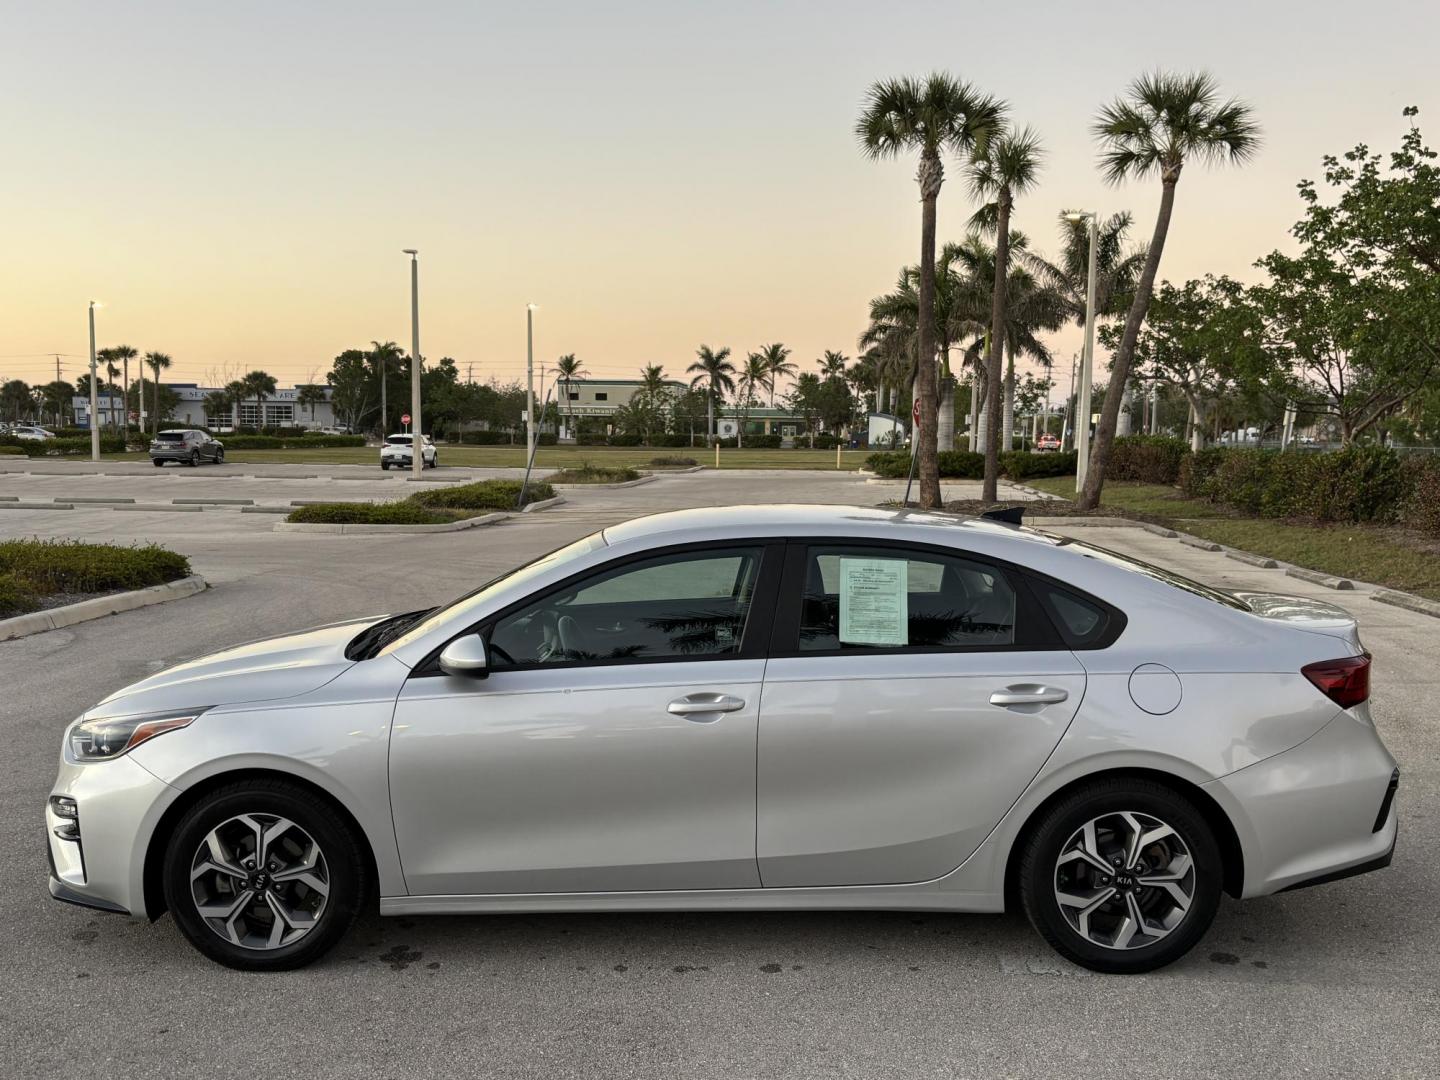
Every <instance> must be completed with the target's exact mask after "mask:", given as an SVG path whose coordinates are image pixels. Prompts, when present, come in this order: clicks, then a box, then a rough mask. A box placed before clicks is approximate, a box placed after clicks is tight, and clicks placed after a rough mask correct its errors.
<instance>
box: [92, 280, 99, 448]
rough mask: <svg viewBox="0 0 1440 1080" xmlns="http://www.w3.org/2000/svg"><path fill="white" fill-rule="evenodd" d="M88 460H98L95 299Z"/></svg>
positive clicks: (93, 307) (93, 304) (93, 306)
mask: <svg viewBox="0 0 1440 1080" xmlns="http://www.w3.org/2000/svg"><path fill="white" fill-rule="evenodd" d="M90 460H91V461H99V460H100V394H99V392H98V391H97V390H96V388H95V301H94V300H91V301H90Z"/></svg>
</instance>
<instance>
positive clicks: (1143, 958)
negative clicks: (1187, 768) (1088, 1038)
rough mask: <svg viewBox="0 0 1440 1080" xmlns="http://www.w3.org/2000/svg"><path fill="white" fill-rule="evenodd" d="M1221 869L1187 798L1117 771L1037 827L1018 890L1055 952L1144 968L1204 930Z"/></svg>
mask: <svg viewBox="0 0 1440 1080" xmlns="http://www.w3.org/2000/svg"><path fill="white" fill-rule="evenodd" d="M1223 876H1224V873H1223V866H1222V863H1221V858H1220V849H1219V845H1218V844H1217V843H1216V842H1215V837H1214V835H1213V833H1212V832H1211V830H1210V827H1209V825H1208V824H1207V823H1206V821H1205V817H1204V815H1203V814H1201V813H1200V811H1199V810H1198V809H1196V807H1195V805H1194V804H1193V803H1191V802H1190V800H1189V799H1186V798H1185V797H1184V796H1182V795H1180V794H1179V793H1177V792H1175V791H1173V790H1171V789H1170V788H1167V787H1165V786H1164V785H1162V784H1158V783H1155V782H1153V781H1149V780H1142V779H1129V778H1117V779H1115V780H1102V781H1098V782H1096V783H1094V784H1090V785H1086V786H1085V787H1083V788H1081V789H1079V790H1077V791H1075V792H1074V793H1073V794H1071V795H1069V796H1067V797H1066V798H1065V799H1063V800H1062V801H1061V802H1060V803H1059V804H1058V805H1057V806H1055V807H1054V808H1052V809H1051V810H1049V811H1048V812H1047V813H1046V814H1045V817H1044V818H1043V819H1042V820H1041V821H1040V822H1039V823H1038V824H1037V825H1036V827H1035V829H1034V831H1033V833H1032V834H1031V835H1030V838H1029V840H1028V842H1027V843H1026V846H1025V849H1024V852H1023V854H1022V856H1021V864H1020V882H1019V884H1020V898H1021V901H1022V903H1023V905H1024V907H1025V913H1026V915H1028V916H1029V918H1030V922H1031V923H1032V924H1033V925H1034V927H1035V929H1036V930H1038V931H1039V932H1040V934H1041V936H1042V937H1044V938H1045V940H1046V941H1048V942H1049V943H1050V944H1051V945H1052V946H1053V947H1054V948H1055V949H1056V951H1057V952H1059V953H1060V954H1061V955H1062V956H1065V957H1066V958H1068V959H1070V960H1072V961H1074V962H1075V963H1077V964H1080V965H1081V966H1082V967H1087V968H1090V969H1091V970H1092V971H1103V972H1113V973H1131V972H1141V971H1152V970H1154V969H1155V968H1158V967H1163V966H1164V965H1166V964H1169V963H1172V962H1174V961H1175V960H1178V959H1179V958H1180V957H1182V956H1184V955H1185V954H1186V953H1187V952H1189V951H1190V949H1191V948H1192V947H1193V946H1194V945H1195V943H1196V942H1197V941H1199V940H1200V938H1201V937H1203V936H1204V934H1205V931H1206V930H1208V929H1209V927H1210V923H1211V921H1212V920H1213V919H1214V918H1215V912H1216V910H1217V909H1218V907H1219V904H1220V886H1221V881H1222V878H1223Z"/></svg>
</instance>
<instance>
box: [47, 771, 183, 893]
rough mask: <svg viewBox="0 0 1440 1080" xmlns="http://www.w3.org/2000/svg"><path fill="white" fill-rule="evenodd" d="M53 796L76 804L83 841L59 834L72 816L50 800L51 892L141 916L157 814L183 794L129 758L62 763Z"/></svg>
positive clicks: (52, 792) (79, 830)
mask: <svg viewBox="0 0 1440 1080" xmlns="http://www.w3.org/2000/svg"><path fill="white" fill-rule="evenodd" d="M50 794H51V796H57V795H63V796H67V797H69V798H71V799H74V800H75V805H76V817H75V819H74V821H75V823H76V824H78V826H79V829H78V832H79V837H78V839H64V838H62V837H61V836H59V835H57V834H56V829H63V828H64V826H65V825H66V824H67V823H68V822H69V820H70V819H67V818H63V817H60V816H59V815H58V814H56V812H55V808H54V805H53V803H52V802H51V801H50V799H46V800H45V834H46V843H47V844H48V847H49V851H48V854H49V857H50V895H51V896H53V897H55V899H57V900H64V901H66V902H68V903H72V904H82V905H84V906H86V907H94V908H99V909H101V910H103V911H115V912H121V913H125V914H130V915H134V916H136V917H143V916H144V915H145V914H146V911H145V852H146V849H147V847H148V846H149V840H150V837H151V835H152V834H153V833H154V831H155V825H156V824H157V823H158V822H159V820H160V816H161V815H162V814H163V813H164V812H165V809H166V808H167V807H168V806H169V805H170V803H171V802H173V801H174V799H175V798H176V797H177V796H178V795H179V794H180V792H179V791H178V790H176V789H175V788H172V787H171V786H170V785H169V784H166V783H164V782H163V781H161V780H160V779H158V778H157V777H156V776H155V775H154V774H153V773H151V772H149V771H148V770H147V769H145V768H144V767H142V766H141V765H140V764H139V763H138V762H136V761H135V760H134V759H132V758H131V757H129V756H128V755H126V756H123V757H118V758H116V759H115V760H113V761H102V762H96V763H94V764H91V765H75V764H72V763H70V762H68V761H62V762H61V764H60V774H59V776H58V777H57V778H56V780H55V786H54V787H53V788H52V789H51V792H50Z"/></svg>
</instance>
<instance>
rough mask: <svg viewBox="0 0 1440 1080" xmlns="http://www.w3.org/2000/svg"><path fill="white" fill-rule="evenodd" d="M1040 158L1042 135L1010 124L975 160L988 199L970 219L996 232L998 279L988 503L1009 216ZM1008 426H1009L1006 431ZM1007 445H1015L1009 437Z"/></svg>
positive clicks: (988, 366)
mask: <svg viewBox="0 0 1440 1080" xmlns="http://www.w3.org/2000/svg"><path fill="white" fill-rule="evenodd" d="M1041 156H1042V151H1041V149H1040V136H1039V135H1037V134H1036V133H1035V132H1034V131H1033V130H1031V129H1030V128H1028V127H1027V128H1024V129H1022V130H1020V131H1016V130H1015V129H1013V128H1011V127H1010V126H1009V125H1008V124H1007V125H1004V126H1003V127H1001V128H1000V129H999V130H998V131H996V133H995V134H994V136H993V137H992V138H990V139H989V140H988V141H987V142H986V143H985V144H984V145H983V146H981V147H979V148H978V149H977V150H976V152H975V153H974V154H973V155H972V156H971V158H970V190H971V191H972V192H973V193H974V194H975V197H976V198H978V199H982V200H985V204H984V205H983V206H981V207H980V209H979V210H978V211H976V213H975V215H974V217H972V218H971V223H972V224H973V225H976V226H979V227H980V228H983V229H990V230H992V231H993V232H994V234H995V277H994V279H993V281H992V283H991V287H990V340H989V344H988V348H987V354H986V358H985V385H986V386H987V387H989V388H990V392H989V393H988V394H987V396H986V405H985V410H986V412H985V416H986V439H985V480H984V484H983V487H982V491H981V495H980V497H981V498H982V499H984V500H985V501H986V502H995V501H996V499H997V498H998V497H999V496H998V494H997V490H998V485H999V483H1000V436H1001V427H1002V424H1001V400H1000V395H999V394H997V393H995V392H994V391H995V390H996V389H997V388H999V386H1000V378H1001V371H1000V359H1001V357H1000V353H1001V348H1002V336H1003V333H1004V327H1005V303H1006V291H1005V286H1006V283H1007V281H1008V280H1009V273H1010V214H1011V211H1012V209H1013V208H1014V205H1015V197H1016V196H1017V195H1024V194H1027V193H1028V192H1029V191H1030V190H1031V189H1033V188H1034V186H1035V183H1036V181H1037V180H1038V179H1039V175H1040V159H1041ZM1014 384H1015V372H1014V369H1013V367H1012V368H1011V371H1010V375H1009V378H1008V379H1007V381H1006V386H1007V387H1008V388H1009V390H1010V394H1008V395H1007V398H1008V399H1010V400H1012V401H1013V393H1014ZM1006 411H1007V412H1009V411H1011V410H1006ZM1012 423H1013V421H1012ZM1009 426H1011V425H1005V427H1006V428H1007V429H1008V428H1009ZM1007 439H1008V430H1007ZM1005 449H1007V450H1008V449H1010V446H1009V443H1008V441H1007V442H1006V446H1005Z"/></svg>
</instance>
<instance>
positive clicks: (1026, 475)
mask: <svg viewBox="0 0 1440 1080" xmlns="http://www.w3.org/2000/svg"><path fill="white" fill-rule="evenodd" d="M936 456H937V457H938V459H939V463H940V475H941V476H942V477H943V478H945V479H949V480H983V479H984V478H985V455H984V454H980V453H976V452H974V451H971V450H941V451H940V453H939V454H938V455H936ZM865 467H866V468H867V469H869V470H870V471H871V472H873V473H875V475H877V476H886V477H890V478H894V479H899V478H903V477H905V476H908V475H909V474H910V455H909V453H908V452H906V451H904V450H896V451H889V452H881V453H876V454H871V455H870V456H869V457H867V458H866V459H865ZM1074 471H1075V452H1074V451H1073V450H1072V451H1069V452H1067V453H1063V454H1059V453H1053V454H1031V453H1026V452H1024V451H1020V450H1013V451H1008V452H1006V453H1003V454H1001V455H1000V473H1001V475H1003V476H1005V477H1008V478H1009V479H1011V480H1028V479H1031V478H1033V477H1037V476H1067V475H1069V474H1070V473H1073V472H1074Z"/></svg>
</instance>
